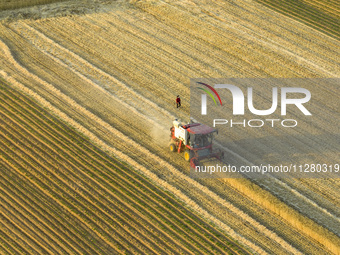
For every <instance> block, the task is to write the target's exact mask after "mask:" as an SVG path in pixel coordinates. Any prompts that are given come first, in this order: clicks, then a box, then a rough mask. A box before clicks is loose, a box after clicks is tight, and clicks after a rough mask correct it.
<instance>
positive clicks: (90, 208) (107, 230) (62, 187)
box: [15, 145, 150, 252]
mask: <svg viewBox="0 0 340 255" xmlns="http://www.w3.org/2000/svg"><path fill="white" fill-rule="evenodd" d="M17 146H18V145H15V147H16V153H17V151H18V150H19V147H17ZM20 150H21V152H22V154H19V155H18V156H19V157H21V158H25V161H26V162H27V163H28V160H27V159H26V157H25V156H24V155H25V154H26V155H28V153H29V151H26V150H25V148H24V146H20ZM31 160H32V161H35V162H36V163H38V164H39V165H40V166H41V167H43V168H45V167H46V168H45V169H50V168H51V166H48V165H46V164H47V163H46V162H43V160H42V159H41V160H38V159H37V158H36V157H35V158H34V159H33V158H32V159H31ZM29 164H30V163H29ZM46 175H47V174H46ZM48 175H50V176H48V177H44V176H41V178H46V180H54V181H53V182H51V183H50V185H49V187H50V188H51V189H52V190H54V191H55V192H57V190H56V189H55V188H53V186H55V185H53V183H58V184H59V185H60V186H59V189H60V190H61V191H65V192H62V193H64V194H65V195H64V197H69V198H68V199H67V198H65V199H66V200H67V201H70V200H71V198H72V197H76V198H77V199H81V201H82V206H79V204H77V205H78V206H77V207H78V210H79V211H83V213H84V214H86V215H87V217H89V218H90V219H92V221H93V223H94V226H95V227H97V226H101V227H102V228H101V229H102V230H103V231H104V232H103V233H105V235H106V240H107V241H109V242H110V243H115V242H112V240H110V239H111V238H108V237H109V233H110V234H114V233H115V235H116V237H117V238H118V240H119V239H120V240H121V244H122V243H124V241H122V240H123V237H124V236H125V237H126V238H128V236H126V234H125V233H123V232H121V231H114V232H112V231H113V229H110V227H109V226H108V225H107V223H106V222H104V221H100V220H97V219H96V217H94V215H91V216H89V214H90V213H89V212H93V213H94V212H97V213H98V214H102V213H103V210H102V209H100V208H97V207H94V206H93V205H91V204H89V201H90V200H89V199H88V198H86V197H85V196H84V195H82V197H80V196H79V195H80V193H79V192H78V193H75V191H72V188H70V187H67V186H68V185H67V184H66V183H65V181H64V183H65V184H64V185H62V184H61V183H62V179H59V181H58V180H55V179H53V178H56V176H55V174H53V173H52V172H49V173H48ZM46 180H45V181H46ZM66 194H68V195H66ZM72 195H73V196H72ZM86 200H87V201H86ZM82 207H83V209H79V208H82ZM99 210H100V211H101V212H102V213H100V212H99ZM86 212H87V213H86ZM96 216H97V217H98V218H99V217H101V219H103V216H102V215H100V216H99V215H96ZM124 240H125V241H126V242H127V239H124ZM131 245H132V243H131ZM126 246H127V247H129V245H127V244H126ZM138 246H139V248H137V247H131V246H130V249H131V248H132V251H134V252H136V250H135V249H137V250H139V249H141V248H142V247H140V245H138ZM134 248H135V249H134ZM130 249H129V248H127V250H130ZM139 252H141V251H139ZM144 252H145V251H144ZM148 252H150V250H149V251H148Z"/></svg>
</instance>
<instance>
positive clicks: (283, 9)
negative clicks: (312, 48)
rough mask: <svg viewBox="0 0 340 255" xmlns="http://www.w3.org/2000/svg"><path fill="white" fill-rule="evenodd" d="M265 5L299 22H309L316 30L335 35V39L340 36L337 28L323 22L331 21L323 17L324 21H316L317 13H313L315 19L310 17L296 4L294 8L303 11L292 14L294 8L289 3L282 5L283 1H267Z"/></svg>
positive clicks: (331, 35)
mask: <svg viewBox="0 0 340 255" xmlns="http://www.w3.org/2000/svg"><path fill="white" fill-rule="evenodd" d="M265 5H267V6H269V7H270V8H272V9H274V10H276V11H277V12H280V13H283V14H284V15H287V16H289V17H291V18H292V19H294V20H297V21H298V22H300V23H302V24H307V25H308V26H309V27H311V28H313V29H315V30H320V31H321V32H323V33H325V34H326V35H328V36H330V37H334V38H335V39H337V38H339V33H338V31H337V29H336V28H329V26H327V24H323V23H329V22H328V21H327V20H326V21H325V20H324V19H323V21H324V22H318V23H315V21H314V19H315V18H317V17H315V15H311V16H312V17H314V19H313V18H310V16H308V15H307V14H306V11H305V9H301V8H295V6H294V8H293V9H300V10H302V12H296V11H295V12H294V13H293V14H292V8H289V5H288V6H287V5H285V6H282V3H281V2H279V3H276V2H274V1H270V2H265ZM307 13H308V12H307ZM308 14H310V13H308ZM328 25H329V24H328ZM330 25H332V24H330Z"/></svg>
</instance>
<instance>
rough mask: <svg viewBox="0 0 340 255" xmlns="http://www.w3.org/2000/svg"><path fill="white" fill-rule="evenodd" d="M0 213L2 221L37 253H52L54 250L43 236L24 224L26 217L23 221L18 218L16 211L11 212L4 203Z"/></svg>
mask: <svg viewBox="0 0 340 255" xmlns="http://www.w3.org/2000/svg"><path fill="white" fill-rule="evenodd" d="M14 210H15V209H14ZM0 213H3V215H2V217H3V221H4V222H8V225H9V226H11V227H12V228H11V229H12V230H13V231H14V232H15V233H17V234H18V235H19V236H21V238H22V239H23V240H26V241H27V243H28V244H29V246H31V247H32V249H34V250H36V252H37V253H48V254H54V253H55V252H56V250H55V249H53V248H52V247H51V246H50V245H49V244H48V243H46V241H45V240H44V239H43V238H41V237H39V236H37V234H36V233H34V232H33V231H32V229H31V228H29V226H28V225H27V224H26V222H27V219H25V220H24V221H23V220H21V219H19V218H18V216H17V215H18V214H17V213H18V212H17V211H16V212H15V213H14V214H13V213H11V208H9V207H8V205H7V204H6V203H1V205H0ZM5 215H6V216H5Z"/></svg>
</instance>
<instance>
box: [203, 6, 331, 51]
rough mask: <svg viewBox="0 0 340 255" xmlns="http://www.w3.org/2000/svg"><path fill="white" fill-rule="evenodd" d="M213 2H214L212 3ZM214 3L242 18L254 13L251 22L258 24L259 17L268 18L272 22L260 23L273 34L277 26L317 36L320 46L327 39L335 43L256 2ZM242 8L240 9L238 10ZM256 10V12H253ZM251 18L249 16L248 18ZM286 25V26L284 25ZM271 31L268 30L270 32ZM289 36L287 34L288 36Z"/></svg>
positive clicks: (328, 37)
mask: <svg viewBox="0 0 340 255" xmlns="http://www.w3.org/2000/svg"><path fill="white" fill-rule="evenodd" d="M214 2H215V1H214ZM214 2H212V1H210V3H214ZM216 3H218V4H223V5H225V6H226V7H227V8H224V9H225V10H228V9H231V10H233V12H234V13H235V14H236V13H237V15H238V16H239V17H242V14H243V15H244V10H246V11H247V12H248V13H247V14H249V13H250V14H251V13H254V14H255V17H253V18H252V19H251V22H255V23H257V22H260V21H261V20H263V21H264V20H265V19H263V18H260V17H266V18H269V19H270V20H272V22H262V24H263V25H265V27H268V26H269V27H272V31H273V32H274V31H275V29H277V28H278V27H277V25H279V27H282V29H283V31H285V30H288V31H289V30H295V31H298V32H300V33H302V34H303V35H304V36H305V35H309V34H315V35H317V37H318V38H317V40H316V43H320V44H321V45H322V44H323V43H324V42H325V40H326V41H327V40H328V39H331V41H333V42H335V41H336V40H335V39H334V38H333V37H330V36H328V35H325V34H323V33H320V32H319V31H317V30H314V29H311V28H310V27H308V26H306V25H304V24H302V23H300V22H298V21H296V20H295V19H293V18H290V17H287V16H285V15H283V14H280V13H278V12H276V11H274V10H272V9H269V8H267V7H264V6H263V5H262V4H260V3H256V2H252V4H251V5H250V4H249V2H247V1H239V3H238V4H239V5H240V6H236V8H235V6H233V5H230V4H229V3H227V2H224V1H217V2H216ZM239 7H242V8H239ZM254 10H256V11H254ZM256 16H257V17H256ZM250 17H251V16H250ZM285 23H286V25H285ZM270 30H271V29H269V31H270ZM288 36H289V34H288Z"/></svg>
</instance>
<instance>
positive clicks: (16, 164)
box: [3, 155, 126, 252]
mask: <svg viewBox="0 0 340 255" xmlns="http://www.w3.org/2000/svg"><path fill="white" fill-rule="evenodd" d="M6 157H7V155H6ZM3 160H4V161H5V162H6V163H7V164H8V165H10V166H11V167H13V169H16V167H18V168H19V169H20V168H21V169H24V168H23V166H22V164H23V163H22V162H20V163H19V162H17V161H20V159H19V158H16V162H9V161H7V159H6V158H3ZM24 163H25V164H27V162H24ZM28 167H30V168H31V169H33V167H32V166H30V165H29V166H28ZM18 171H21V170H18ZM21 174H23V173H21ZM34 182H35V183H36V185H37V187H39V188H40V189H41V191H42V192H45V194H46V189H47V187H44V188H42V187H41V186H43V185H45V184H42V185H41V181H40V180H39V178H37V177H36V180H35V181H34ZM39 182H40V183H39ZM39 185H41V186H39ZM45 186H46V185H45ZM47 193H48V195H49V196H50V197H51V198H54V196H56V194H51V193H50V192H47ZM54 201H55V202H57V203H60V205H61V206H63V205H64V203H65V201H63V199H57V200H54ZM65 209H66V210H69V212H70V213H71V214H73V215H74V216H75V217H77V218H80V219H81V222H83V223H84V224H86V225H87V224H89V225H91V223H89V221H88V219H83V218H84V216H83V217H82V216H80V213H79V211H78V210H77V209H75V207H72V208H71V209H69V208H67V207H65ZM92 227H93V223H92ZM90 228H91V227H90ZM93 231H94V232H96V233H97V235H98V237H101V238H102V239H103V240H105V239H106V237H104V236H105V234H104V235H102V234H101V233H100V232H98V231H96V230H93ZM104 243H105V242H104ZM117 245H118V243H117ZM118 246H119V245H118ZM120 247H121V248H122V246H120ZM113 250H116V248H115V247H114V246H111V252H112V251H113ZM123 250H124V249H123ZM116 251H117V250H116ZM125 251H126V250H125Z"/></svg>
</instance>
